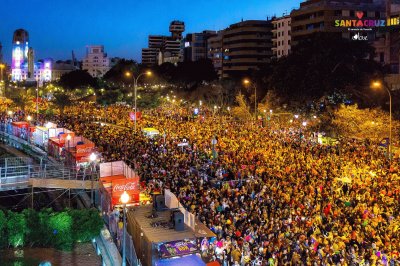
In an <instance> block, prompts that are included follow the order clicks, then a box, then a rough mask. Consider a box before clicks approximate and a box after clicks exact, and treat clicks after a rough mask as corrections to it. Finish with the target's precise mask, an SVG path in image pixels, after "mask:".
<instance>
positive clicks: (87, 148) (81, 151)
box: [76, 143, 94, 157]
mask: <svg viewBox="0 0 400 266" xmlns="http://www.w3.org/2000/svg"><path fill="white" fill-rule="evenodd" d="M93 149H94V143H85V144H81V145H76V157H81V156H85V155H86V154H88V153H91V152H92V151H93Z"/></svg>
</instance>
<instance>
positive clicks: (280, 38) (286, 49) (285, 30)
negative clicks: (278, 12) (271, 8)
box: [272, 16, 292, 58]
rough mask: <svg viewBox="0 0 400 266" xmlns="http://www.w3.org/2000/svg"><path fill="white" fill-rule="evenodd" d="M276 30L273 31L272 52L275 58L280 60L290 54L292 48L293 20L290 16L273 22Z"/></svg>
mask: <svg viewBox="0 0 400 266" xmlns="http://www.w3.org/2000/svg"><path fill="white" fill-rule="evenodd" d="M272 24H273V25H274V28H273V30H272V33H273V38H272V45H273V46H272V52H273V54H274V57H276V58H280V57H282V56H287V55H288V54H289V53H290V47H291V40H292V38H291V36H290V29H291V19H290V16H283V17H280V18H275V19H274V20H272Z"/></svg>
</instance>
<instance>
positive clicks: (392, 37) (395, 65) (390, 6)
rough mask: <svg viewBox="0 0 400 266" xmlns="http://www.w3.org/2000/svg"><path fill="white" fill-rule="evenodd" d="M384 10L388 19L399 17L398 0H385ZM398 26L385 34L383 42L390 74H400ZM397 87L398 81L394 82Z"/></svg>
mask: <svg viewBox="0 0 400 266" xmlns="http://www.w3.org/2000/svg"><path fill="white" fill-rule="evenodd" d="M386 10H387V11H386V12H387V14H389V15H388V18H390V19H398V18H400V1H399V0H397V1H396V0H392V1H387V6H386ZM399 28H400V27H399V26H397V30H393V31H390V32H389V33H387V34H386V36H385V37H386V38H385V40H386V42H385V51H386V54H387V57H388V60H387V62H386V63H387V65H389V66H390V71H391V73H392V74H397V75H399V74H400V66H399V65H400V30H399ZM395 87H396V88H397V89H400V85H399V83H396V86H395Z"/></svg>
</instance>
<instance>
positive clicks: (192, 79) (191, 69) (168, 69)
mask: <svg viewBox="0 0 400 266" xmlns="http://www.w3.org/2000/svg"><path fill="white" fill-rule="evenodd" d="M154 72H156V74H157V75H158V76H159V77H161V78H162V79H164V80H165V81H167V82H170V83H172V84H175V85H178V86H179V87H183V88H185V89H195V88H197V86H198V85H199V84H200V83H201V82H202V81H213V80H216V79H217V78H218V75H217V73H216V72H215V70H214V66H213V64H212V62H211V60H209V59H201V60H198V61H196V62H180V63H178V64H177V65H173V64H171V63H164V64H162V65H160V66H157V67H155V68H154Z"/></svg>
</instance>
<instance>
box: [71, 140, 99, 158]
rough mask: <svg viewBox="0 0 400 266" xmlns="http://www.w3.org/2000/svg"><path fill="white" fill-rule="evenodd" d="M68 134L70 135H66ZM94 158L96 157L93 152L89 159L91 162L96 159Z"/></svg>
mask: <svg viewBox="0 0 400 266" xmlns="http://www.w3.org/2000/svg"><path fill="white" fill-rule="evenodd" d="M68 136H69V137H71V136H70V135H68ZM67 138H68V137H67ZM96 159H97V155H96V154H95V153H92V154H90V156H89V160H90V161H91V162H94V161H96Z"/></svg>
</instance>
